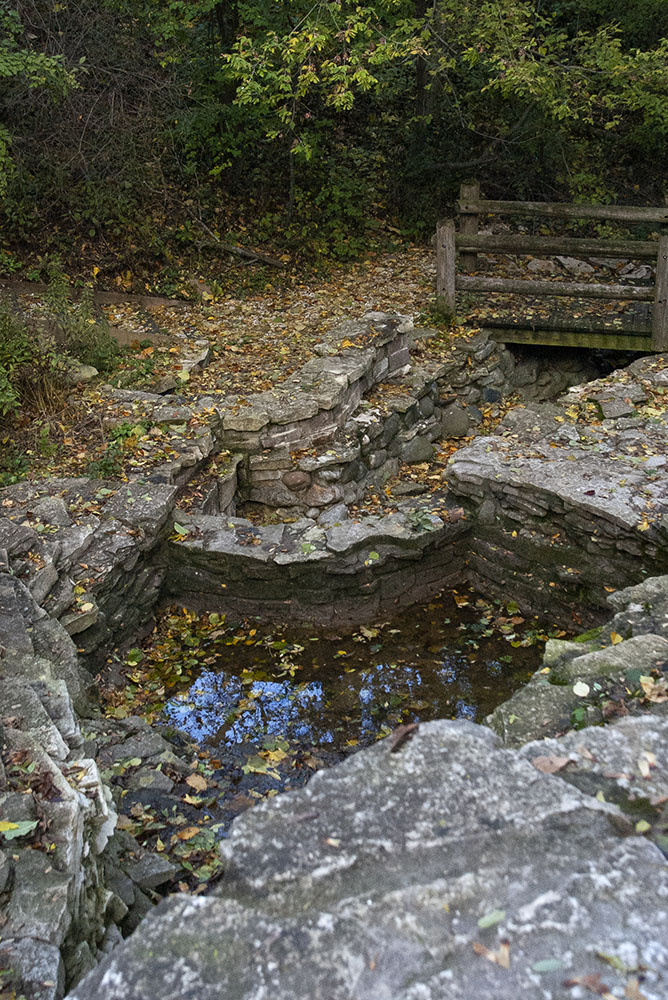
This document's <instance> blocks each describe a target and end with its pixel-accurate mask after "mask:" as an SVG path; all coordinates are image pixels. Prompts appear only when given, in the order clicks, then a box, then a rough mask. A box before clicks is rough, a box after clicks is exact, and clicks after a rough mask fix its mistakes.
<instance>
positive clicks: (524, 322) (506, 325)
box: [469, 316, 652, 337]
mask: <svg viewBox="0 0 668 1000" xmlns="http://www.w3.org/2000/svg"><path fill="white" fill-rule="evenodd" d="M592 319H593V320H594V322H592V323H587V322H581V321H579V320H577V319H575V318H572V317H569V316H567V317H565V318H564V319H561V318H560V317H559V316H554V317H549V318H547V319H529V318H527V317H522V318H521V319H519V320H517V321H515V320H512V319H510V318H509V317H500V318H498V319H496V318H493V317H486V316H485V317H472V318H471V319H470V320H469V323H470V324H471V325H472V326H480V325H481V324H482V325H483V326H485V327H488V328H490V329H497V328H498V329H503V330H520V331H521V330H535V331H537V332H540V331H544V330H548V331H550V332H551V333H558V332H559V331H560V330H563V331H564V332H565V333H585V334H587V333H594V334H605V335H607V334H618V333H619V334H628V335H629V336H630V337H651V335H652V331H651V329H650V327H649V326H648V325H647V324H645V325H644V326H642V327H640V326H618V327H614V326H604V325H603V324H602V323H601V317H600V316H593V317H592Z"/></svg>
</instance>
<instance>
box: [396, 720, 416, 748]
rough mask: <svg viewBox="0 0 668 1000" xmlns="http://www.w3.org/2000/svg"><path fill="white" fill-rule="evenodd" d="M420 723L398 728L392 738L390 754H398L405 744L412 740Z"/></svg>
mask: <svg viewBox="0 0 668 1000" xmlns="http://www.w3.org/2000/svg"><path fill="white" fill-rule="evenodd" d="M418 725H419V723H417V722H408V723H407V724H406V725H405V726H397V728H396V729H395V730H394V732H393V733H392V736H391V737H390V753H397V751H398V750H401V748H402V746H403V745H404V743H407V742H408V740H410V739H411V737H412V736H413V733H414V732H415V730H416V729H417V727H418Z"/></svg>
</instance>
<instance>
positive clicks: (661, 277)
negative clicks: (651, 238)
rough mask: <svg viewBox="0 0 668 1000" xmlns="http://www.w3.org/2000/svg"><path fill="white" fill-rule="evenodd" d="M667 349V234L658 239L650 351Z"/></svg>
mask: <svg viewBox="0 0 668 1000" xmlns="http://www.w3.org/2000/svg"><path fill="white" fill-rule="evenodd" d="M667 349H668V233H662V234H661V236H660V237H659V249H658V253H657V255H656V285H655V288H654V306H653V307H652V350H653V351H665V350H667Z"/></svg>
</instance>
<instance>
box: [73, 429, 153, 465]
mask: <svg viewBox="0 0 668 1000" xmlns="http://www.w3.org/2000/svg"><path fill="white" fill-rule="evenodd" d="M150 427H151V423H150V421H147V420H142V421H139V423H136V424H132V423H130V422H129V421H127V420H124V421H123V423H121V424H119V425H118V426H117V427H113V428H112V429H111V430H110V431H109V439H108V441H107V444H106V446H105V449H104V452H103V454H102V455H101V456H100V458H98V459H95V460H94V461H93V462H89V463H88V468H87V470H86V471H87V473H88V475H89V476H91V477H92V478H93V479H113V478H114V477H116V476H120V475H121V474H122V472H123V462H124V459H125V456H126V452H127V449H128V448H129V447H132V444H133V443H134V442H135V441H136V440H137V439H138V438H140V437H143V436H144V434H145V433H146V431H147V430H148V429H149V428H150Z"/></svg>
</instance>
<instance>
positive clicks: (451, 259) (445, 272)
mask: <svg viewBox="0 0 668 1000" xmlns="http://www.w3.org/2000/svg"><path fill="white" fill-rule="evenodd" d="M436 298H437V299H438V301H439V303H440V305H441V307H442V308H443V309H445V310H446V312H448V313H449V314H450V315H451V316H454V313H455V222H454V219H441V221H440V222H439V223H438V226H437V227H436Z"/></svg>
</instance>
